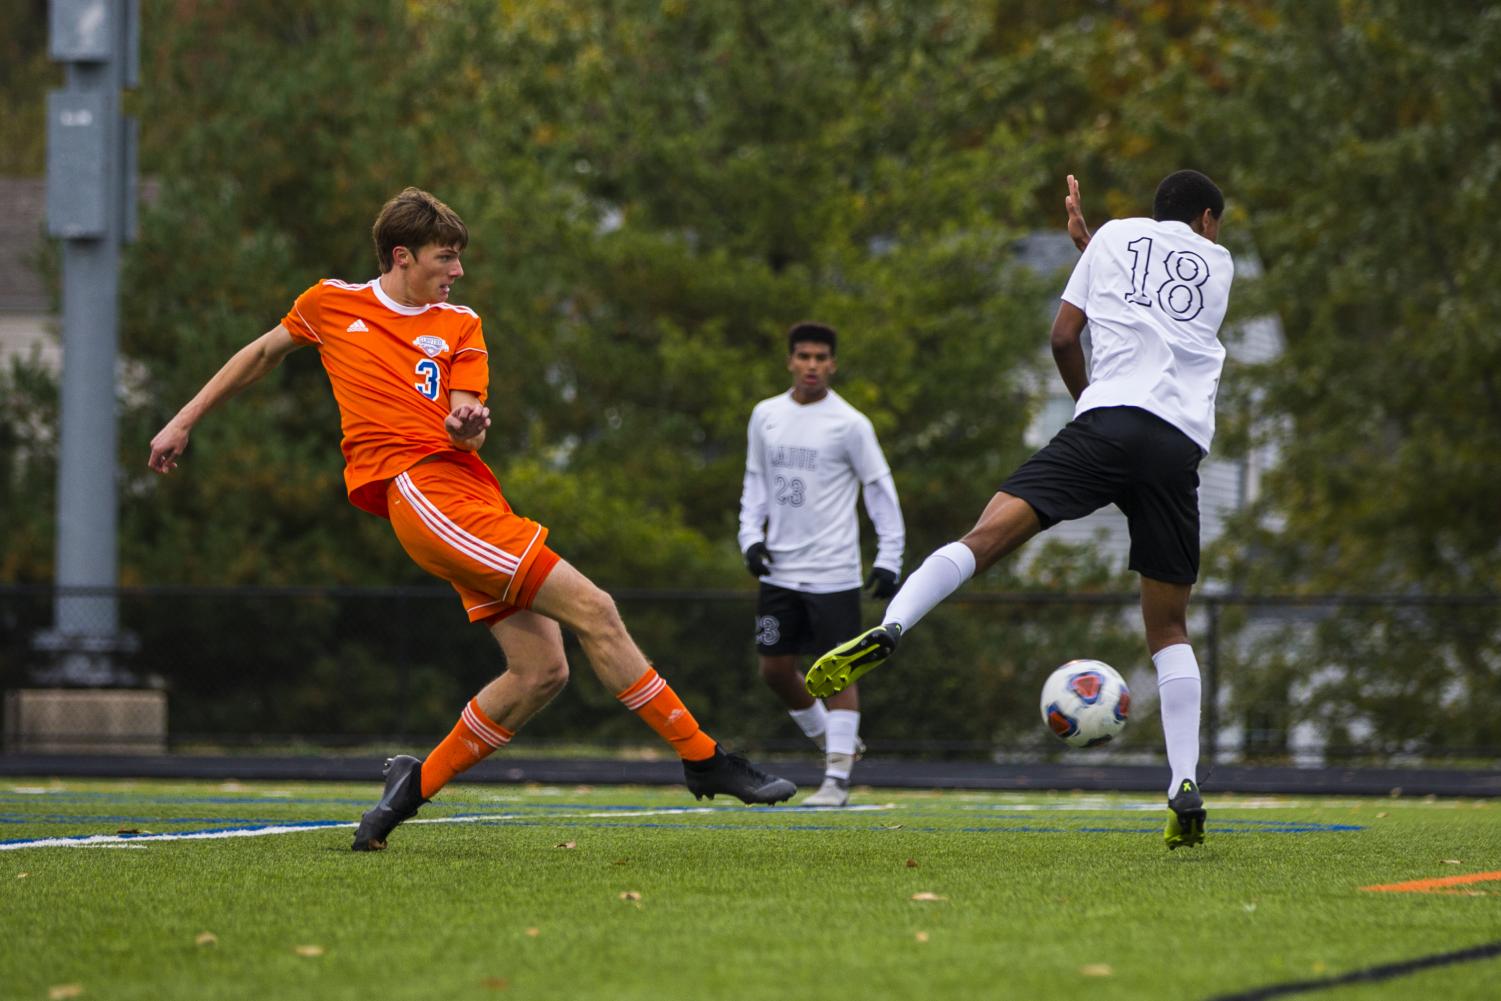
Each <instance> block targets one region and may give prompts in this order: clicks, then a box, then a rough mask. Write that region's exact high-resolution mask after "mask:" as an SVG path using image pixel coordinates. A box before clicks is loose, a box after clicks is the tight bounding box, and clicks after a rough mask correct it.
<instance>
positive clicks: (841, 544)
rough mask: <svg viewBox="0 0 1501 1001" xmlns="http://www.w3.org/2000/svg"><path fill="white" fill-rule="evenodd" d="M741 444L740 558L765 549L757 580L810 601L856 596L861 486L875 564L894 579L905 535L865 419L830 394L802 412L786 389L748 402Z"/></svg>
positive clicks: (888, 474)
mask: <svg viewBox="0 0 1501 1001" xmlns="http://www.w3.org/2000/svg"><path fill="white" fill-rule="evenodd" d="M747 438H748V439H749V441H748V446H747V449H746V456H745V486H744V489H743V490H742V492H741V495H740V551H741V552H744V551H745V550H746V549H748V548H750V546H751V545H752V544H754V543H757V542H761V541H764V542H765V543H766V548H767V549H769V550H770V551H771V559H772V562H771V574H770V575H769V576H766V577H763V578H761V579H762V580H763V581H765V582H766V583H768V584H774V585H776V586H777V587H785V588H790V589H792V590H796V591H806V592H810V593H814V594H827V593H831V592H834V591H848V590H851V589H853V588H858V587H859V586H860V584H861V577H860V523H859V519H858V517H857V516H856V514H855V495H856V492H857V491H859V490H860V489H861V488H862V487H863V488H864V497H865V511H866V513H867V514H869V515H870V520H871V522H872V524H874V526H875V529H876V538H877V548H876V559H875V565H876V566H879V567H885V568H886V569H888V570H890V571H892V572H893V573H900V572H901V569H902V546H903V545H904V544H905V541H906V540H905V535H906V528H905V526H904V525H903V523H902V511H901V507H900V506H899V505H898V503H897V498H896V486H895V484H894V483H893V481H892V477H891V468H890V467H889V466H887V465H886V457H885V456H884V455H882V454H881V446H880V444H879V443H877V441H876V432H875V429H874V428H872V427H871V425H870V421H869V420H868V419H866V417H865V415H864V414H862V413H860V411H858V410H856V409H855V408H854V407H852V406H850V405H849V404H848V403H846V402H845V401H844V400H843V399H842V398H841V397H840V396H839V394H838V393H835V392H834V391H833V390H830V391H829V393H828V395H826V396H825V397H824V398H823V399H821V400H819V401H818V402H816V403H807V404H802V403H798V402H797V401H796V400H794V399H793V398H792V392H791V391H790V390H789V391H788V392H785V393H782V394H781V395H780V396H773V397H772V398H771V399H769V400H762V401H761V402H760V403H758V404H756V407H755V409H754V410H752V411H751V419H750V427H749V429H748V432H747ZM763 528H764V536H763Z"/></svg>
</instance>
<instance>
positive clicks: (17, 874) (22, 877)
mask: <svg viewBox="0 0 1501 1001" xmlns="http://www.w3.org/2000/svg"><path fill="white" fill-rule="evenodd" d="M30 875H31V873H29V872H18V873H16V878H17V879H25V878H26V877H27V876H30Z"/></svg>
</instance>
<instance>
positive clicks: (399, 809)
mask: <svg viewBox="0 0 1501 1001" xmlns="http://www.w3.org/2000/svg"><path fill="white" fill-rule="evenodd" d="M385 775H386V791H385V792H383V793H382V794H381V797H380V802H379V803H377V804H375V806H374V808H372V809H370V810H367V811H366V812H365V815H364V816H363V817H361V818H360V826H359V827H358V828H356V829H355V832H354V844H353V845H352V846H351V847H352V848H353V849H354V850H355V851H357V852H378V851H381V850H383V849H384V848H385V847H386V838H387V837H389V836H390V834H391V831H392V830H393V829H395V827H396V825H397V824H399V823H401V822H402V821H403V820H407V819H409V818H411V817H412V816H413V815H415V814H416V813H417V808H418V807H420V806H422V804H423V803H426V802H427V800H425V799H423V798H422V759H420V758H414V757H412V756H411V755H410V754H398V755H396V757H394V758H387V759H386V767H385Z"/></svg>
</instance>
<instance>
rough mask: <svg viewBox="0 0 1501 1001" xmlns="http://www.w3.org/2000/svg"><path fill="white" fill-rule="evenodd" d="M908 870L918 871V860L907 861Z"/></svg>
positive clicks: (910, 859)
mask: <svg viewBox="0 0 1501 1001" xmlns="http://www.w3.org/2000/svg"><path fill="white" fill-rule="evenodd" d="M907 868H908V869H916V868H917V859H915V858H909V859H908V860H907Z"/></svg>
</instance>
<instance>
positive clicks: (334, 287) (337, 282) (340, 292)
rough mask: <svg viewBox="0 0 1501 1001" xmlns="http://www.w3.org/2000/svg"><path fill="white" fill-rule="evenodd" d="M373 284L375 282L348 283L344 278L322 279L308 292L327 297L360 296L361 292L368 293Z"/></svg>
mask: <svg viewBox="0 0 1501 1001" xmlns="http://www.w3.org/2000/svg"><path fill="white" fill-rule="evenodd" d="M372 284H373V280H372V281H368V282H348V281H345V280H344V279H342V278H321V279H319V280H318V281H317V283H315V284H314V285H313V287H312V288H310V289H308V292H310V293H313V294H316V295H319V296H326V297H332V296H345V295H359V294H360V293H361V292H366V293H368V292H369V290H370V286H371V285H372Z"/></svg>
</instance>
